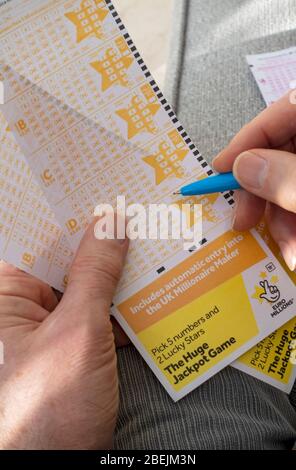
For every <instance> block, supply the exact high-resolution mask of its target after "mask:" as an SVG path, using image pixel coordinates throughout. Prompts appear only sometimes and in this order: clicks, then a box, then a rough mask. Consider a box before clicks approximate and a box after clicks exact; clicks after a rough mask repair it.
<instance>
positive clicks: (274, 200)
mask: <svg viewBox="0 0 296 470" xmlns="http://www.w3.org/2000/svg"><path fill="white" fill-rule="evenodd" d="M292 94H293V95H294V94H295V93H294V92H290V93H289V94H287V95H285V96H284V97H283V98H282V99H280V100H279V101H277V102H276V103H274V104H273V105H271V106H270V107H269V108H267V109H266V110H264V111H263V112H262V113H261V114H259V115H258V116H257V117H256V118H255V119H254V120H253V121H251V122H250V123H249V124H247V125H246V126H244V127H243V128H242V130H241V131H240V132H239V133H238V134H237V135H236V136H235V137H234V139H233V140H232V141H231V142H230V144H229V145H228V146H227V147H226V148H225V149H224V150H223V151H222V152H221V153H220V154H219V155H218V156H217V157H216V158H215V159H214V161H213V166H214V168H215V170H216V171H218V172H219V173H224V172H227V171H231V170H232V171H233V173H234V175H235V177H236V178H237V180H238V181H239V183H240V184H241V186H242V187H243V188H244V189H245V191H243V190H240V191H237V193H236V209H235V216H234V223H233V228H234V229H235V230H248V229H250V228H252V227H254V226H256V225H257V224H258V223H259V222H260V220H261V218H262V217H263V215H264V214H265V217H266V220H267V223H268V226H269V230H270V233H271V235H272V237H273V239H274V240H275V241H276V242H277V244H278V245H279V247H280V249H281V252H282V255H283V258H284V259H285V261H286V263H287V265H288V267H289V268H290V269H291V270H292V271H294V270H295V268H296V155H295V153H296V104H292V100H290V97H291V96H293V95H292Z"/></svg>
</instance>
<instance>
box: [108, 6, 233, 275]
mask: <svg viewBox="0 0 296 470" xmlns="http://www.w3.org/2000/svg"><path fill="white" fill-rule="evenodd" d="M105 3H106V5H107V7H108V9H109V11H110V13H111V15H112V16H113V18H114V20H115V22H116V24H117V26H118V29H119V31H120V32H121V33H122V34H123V37H124V39H125V40H126V42H127V45H128V47H129V49H130V51H131V53H132V54H133V56H134V58H135V60H136V61H137V63H138V65H139V67H140V68H141V70H142V72H143V73H144V76H145V78H146V80H147V82H148V83H149V84H150V86H151V88H152V89H153V91H154V93H155V94H156V96H157V98H158V99H159V101H160V104H161V106H162V107H163V109H164V110H165V112H166V113H167V114H168V116H169V118H170V119H171V121H172V123H173V124H175V125H176V128H177V131H178V132H179V133H180V135H181V137H182V138H183V139H184V142H185V143H186V144H187V145H188V148H189V149H190V150H191V152H192V153H193V155H194V157H195V158H196V160H197V161H198V163H199V164H200V165H201V167H202V168H203V169H204V170H205V172H206V174H207V175H208V176H211V175H213V174H214V171H213V170H212V168H211V167H210V166H209V164H208V163H207V161H206V160H205V159H204V157H203V156H202V155H201V153H200V152H199V150H198V149H197V148H196V146H195V144H194V143H193V142H192V140H191V138H190V137H189V135H188V134H187V132H186V131H185V129H184V127H183V126H182V124H181V123H180V121H179V119H178V118H177V116H176V114H175V112H174V111H173V109H172V107H171V105H170V104H169V103H168V102H167V100H166V98H165V97H164V95H163V93H162V91H161V90H160V88H159V86H158V85H157V83H156V81H155V80H154V78H153V76H152V75H151V72H150V71H149V69H148V67H147V65H146V64H145V62H144V60H143V58H142V57H141V54H140V53H139V51H138V49H137V48H136V46H135V44H134V42H133V40H132V38H131V37H130V35H129V33H128V31H127V29H126V27H125V26H124V24H123V22H122V20H121V18H120V16H119V14H118V12H117V11H116V9H115V7H114V5H113V3H112V1H111V0H105ZM222 195H223V196H224V198H225V199H226V201H227V202H228V204H229V205H231V206H232V205H233V204H234V199H233V191H229V192H224V193H222ZM206 242H207V240H206V239H205V238H203V239H202V240H201V241H200V243H199V244H200V245H204V244H205V243H206ZM196 249H197V247H195V246H193V247H192V248H190V249H189V250H188V251H189V252H190V253H192V252H194V251H195V250H196ZM165 271H166V268H165V266H160V267H159V268H158V269H157V270H156V272H157V274H159V275H160V274H162V273H164V272H165Z"/></svg>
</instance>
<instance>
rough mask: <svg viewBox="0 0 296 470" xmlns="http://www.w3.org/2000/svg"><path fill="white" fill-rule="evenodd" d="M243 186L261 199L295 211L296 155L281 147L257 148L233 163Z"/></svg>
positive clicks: (241, 155) (235, 174)
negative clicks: (271, 148) (281, 149)
mask: <svg viewBox="0 0 296 470" xmlns="http://www.w3.org/2000/svg"><path fill="white" fill-rule="evenodd" d="M233 173H234V176H235V177H236V178H237V180H238V181H239V183H240V184H241V186H242V187H243V188H244V189H246V190H247V191H249V192H250V193H253V194H255V195H256V196H259V197H260V198H262V199H265V200H267V201H270V202H273V203H274V204H276V205H278V206H280V207H282V208H283V209H286V210H288V211H290V212H294V213H296V186H295V181H296V179H295V178H296V156H295V155H293V154H291V153H289V152H283V151H280V150H267V149H254V150H251V151H248V152H244V153H242V154H240V155H239V156H238V157H237V158H236V160H235V162H234V166H233Z"/></svg>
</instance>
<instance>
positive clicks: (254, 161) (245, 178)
mask: <svg viewBox="0 0 296 470" xmlns="http://www.w3.org/2000/svg"><path fill="white" fill-rule="evenodd" d="M267 170H268V165H267V161H266V160H265V159H264V158H262V157H260V156H259V155H256V154H255V153H253V152H244V153H242V154H241V155H239V157H238V158H237V159H236V160H235V162H234V166H233V172H234V175H235V176H236V178H237V179H238V180H239V182H240V183H241V184H242V186H244V187H246V188H254V189H260V188H262V186H263V185H264V181H265V179H266V176H267Z"/></svg>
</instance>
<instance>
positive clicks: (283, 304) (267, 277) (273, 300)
mask: <svg viewBox="0 0 296 470" xmlns="http://www.w3.org/2000/svg"><path fill="white" fill-rule="evenodd" d="M259 277H260V278H261V279H260V280H259V281H258V283H257V284H255V286H254V293H253V295H252V298H253V299H256V300H257V301H258V302H259V303H260V304H263V303H268V304H269V305H271V306H272V311H271V312H270V315H271V317H275V316H277V315H279V314H280V313H281V312H283V311H284V310H286V308H288V307H290V306H291V305H292V304H293V303H294V299H293V298H291V299H289V300H286V299H284V298H281V292H280V289H279V287H278V283H279V278H278V276H276V275H275V274H272V275H271V274H270V273H267V272H266V271H263V272H261V273H260V275H259Z"/></svg>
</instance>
